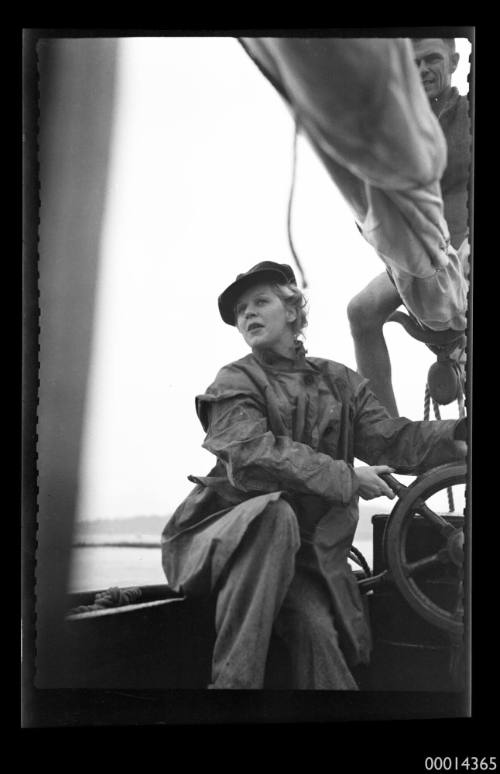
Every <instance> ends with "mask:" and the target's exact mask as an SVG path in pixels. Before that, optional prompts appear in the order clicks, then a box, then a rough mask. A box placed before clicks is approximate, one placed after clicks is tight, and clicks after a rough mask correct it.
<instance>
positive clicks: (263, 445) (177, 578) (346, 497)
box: [162, 343, 457, 665]
mask: <svg viewBox="0 0 500 774" xmlns="http://www.w3.org/2000/svg"><path fill="white" fill-rule="evenodd" d="M196 410H197V413H198V416H199V418H200V421H201V423H202V425H203V428H204V429H205V431H206V433H207V435H206V438H205V441H204V443H203V446H204V448H205V449H208V450H209V451H210V452H212V453H213V454H214V455H215V456H216V458H217V463H216V465H215V467H214V468H213V469H212V470H211V471H210V473H209V474H208V476H205V477H202V476H189V478H190V480H192V481H193V482H194V483H195V484H196V486H195V487H194V489H193V490H192V491H191V493H190V494H189V495H188V496H187V498H186V499H185V500H184V502H183V503H182V504H181V505H180V506H179V507H178V508H177V510H176V511H175V513H174V514H173V516H172V517H171V519H170V521H169V522H168V523H167V525H166V527H165V529H164V532H163V535H162V556H163V567H164V571H165V574H166V576H167V579H168V582H169V584H170V585H171V586H172V587H173V588H174V589H176V590H177V591H180V592H182V593H184V594H186V595H198V594H206V593H209V592H210V591H216V589H217V584H218V581H219V580H220V578H221V576H222V574H223V571H224V568H225V567H226V565H227V563H228V562H229V560H230V558H231V556H232V555H233V553H234V552H235V550H236V548H237V547H238V545H239V543H240V541H241V540H242V537H243V536H244V534H245V532H246V531H247V529H248V527H249V525H250V523H251V522H252V520H253V519H255V518H256V517H257V516H258V515H259V514H261V513H262V511H263V510H264V508H266V506H267V505H268V504H269V503H270V502H272V501H275V500H276V499H277V498H280V497H283V498H286V500H287V501H288V503H290V504H291V505H292V507H293V508H294V511H295V513H296V515H297V519H298V523H299V526H300V528H301V534H307V535H308V538H307V540H308V545H307V546H306V549H307V550H306V552H305V555H304V556H303V557H302V562H304V561H305V562H306V563H307V562H310V563H311V566H312V565H314V566H315V568H316V571H318V568H319V573H320V574H321V575H322V577H323V579H324V582H325V583H326V586H327V589H328V594H329V597H330V601H331V606H330V608H331V610H333V614H334V617H335V626H336V628H337V631H338V632H339V640H340V643H341V646H342V650H343V652H344V654H345V656H346V659H347V661H348V663H349V664H351V665H353V664H356V663H359V662H366V661H367V660H368V658H369V652H370V633H369V627H368V623H367V620H366V617H365V614H364V610H363V605H362V601H361V597H360V594H359V592H358V588H357V584H356V580H355V576H354V573H353V572H352V570H351V568H350V566H349V563H348V554H349V549H350V547H351V544H352V541H353V537H354V533H355V530H356V525H357V522H358V494H357V488H358V485H357V479H356V477H355V475H354V469H353V461H354V458H355V457H356V458H358V459H360V460H362V461H363V462H365V463H367V464H369V465H378V464H387V465H390V466H392V467H394V468H396V469H397V471H398V472H400V473H419V472H423V471H424V470H427V469H429V468H431V467H433V466H435V465H437V464H442V463H445V462H448V461H452V460H454V459H456V456H457V454H456V447H455V443H454V440H453V436H454V430H455V427H456V425H457V422H456V421H454V420H444V421H440V422H434V421H430V422H411V421H410V420H408V419H405V418H398V419H393V418H391V417H390V416H389V414H388V413H387V411H386V409H385V408H384V407H383V406H382V405H381V404H380V403H379V402H378V401H377V399H376V398H375V396H374V395H373V393H372V392H371V391H370V388H369V385H368V382H367V380H365V379H363V378H362V377H360V376H359V375H358V374H357V373H355V372H354V371H352V370H350V369H349V368H347V367H346V366H343V365H341V364H339V363H335V362H333V361H330V360H324V359H321V358H316V357H306V354H305V350H304V348H303V346H302V345H301V344H300V343H299V344H298V345H297V351H296V357H295V358H294V359H287V358H283V357H279V356H276V355H274V354H271V353H268V354H265V353H264V354H263V355H257V354H249V355H247V356H246V357H244V358H242V359H241V360H238V361H236V362H234V363H231V364H229V365H227V366H225V367H224V368H222V369H221V370H220V371H219V373H218V374H217V377H216V379H215V381H214V382H213V384H211V385H210V387H209V388H208V389H207V391H206V392H205V393H204V394H203V395H198V396H197V398H196ZM318 515H319V518H318ZM308 521H309V523H308Z"/></svg>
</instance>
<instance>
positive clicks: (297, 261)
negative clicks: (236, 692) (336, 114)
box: [286, 118, 307, 288]
mask: <svg viewBox="0 0 500 774" xmlns="http://www.w3.org/2000/svg"><path fill="white" fill-rule="evenodd" d="M298 134H299V120H298V118H296V119H295V128H294V133H293V151H292V180H291V183H290V194H289V196H288V211H287V219H286V227H287V234H288V244H289V246H290V252H291V253H292V256H293V260H294V261H295V266H296V267H297V269H298V271H299V273H300V276H301V279H302V287H303V288H307V280H306V275H305V274H304V269H303V268H302V264H301V262H300V258H299V256H298V255H297V252H296V250H295V246H294V244H293V237H292V203H293V195H294V192H295V180H296V177H297V137H298Z"/></svg>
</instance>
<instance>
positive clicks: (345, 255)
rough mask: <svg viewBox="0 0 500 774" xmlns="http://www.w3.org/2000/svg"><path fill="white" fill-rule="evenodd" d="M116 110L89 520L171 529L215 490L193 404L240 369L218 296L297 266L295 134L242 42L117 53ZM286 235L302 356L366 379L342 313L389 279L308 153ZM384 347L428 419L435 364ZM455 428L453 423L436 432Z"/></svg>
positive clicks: (132, 43)
mask: <svg viewBox="0 0 500 774" xmlns="http://www.w3.org/2000/svg"><path fill="white" fill-rule="evenodd" d="M457 50H458V51H459V53H460V55H461V59H460V63H459V67H458V70H457V72H456V73H455V75H454V80H453V84H454V85H456V86H457V88H458V90H459V91H460V93H462V94H465V93H467V90H468V84H467V74H468V70H469V64H468V59H469V54H470V44H469V43H468V41H467V40H465V39H458V40H457ZM115 99H116V109H115V121H114V127H113V141H112V153H111V164H110V172H109V184H108V192H107V203H106V211H105V223H104V230H103V235H102V244H101V255H100V269H99V277H98V296H97V310H96V331H95V337H94V342H93V355H92V368H91V373H90V381H89V391H88V402H87V412H86V425H85V435H84V450H83V456H82V467H81V487H80V500H79V519H81V520H87V519H98V518H117V517H127V516H137V515H153V514H155V515H165V516H166V517H168V516H169V515H170V514H171V513H172V512H173V510H174V509H175V508H176V507H177V505H178V504H179V503H180V502H181V500H182V499H183V498H184V497H185V496H186V495H187V494H188V493H189V491H190V490H191V488H192V484H191V483H190V482H189V481H188V480H187V476H188V475H189V474H195V475H206V474H207V473H208V471H209V470H210V468H211V467H212V466H213V464H214V462H215V459H214V458H213V457H212V455H211V454H209V453H208V452H207V451H205V450H203V449H202V448H201V444H202V442H203V438H204V433H203V430H202V428H201V425H200V423H199V420H198V418H197V416H196V414H195V410H194V397H195V395H196V394H199V393H202V392H203V391H204V390H205V389H206V387H207V386H208V385H209V384H210V383H211V382H212V381H213V379H214V377H215V375H216V373H217V371H218V370H219V368H220V367H221V366H223V365H224V364H225V363H228V362H230V361H232V360H235V359H238V358H240V357H242V356H243V355H245V354H246V353H247V348H246V345H245V344H244V342H243V340H242V339H241V338H240V335H239V334H238V332H237V331H236V330H235V329H234V328H233V327H231V326H228V325H225V324H224V323H223V322H222V320H221V319H220V317H219V312H218V308H217V297H218V296H219V294H220V293H221V292H222V290H223V289H224V288H225V287H226V286H227V285H228V284H230V283H231V282H232V281H233V280H234V278H235V276H236V274H238V273H240V272H242V271H246V270H247V269H248V268H250V266H252V265H253V264H255V263H257V262H258V261H261V260H274V261H279V262H286V263H290V264H291V265H293V258H292V255H291V253H290V249H289V246H288V240H287V231H286V214H287V202H288V194H289V187H290V179H291V172H292V146H293V134H294V130H293V122H292V119H291V116H290V114H289V112H288V109H287V107H286V106H285V104H284V103H283V101H282V100H281V98H280V96H279V95H278V93H277V92H276V91H275V90H274V88H273V87H272V86H271V85H270V84H269V83H268V81H267V80H266V79H265V78H264V77H263V76H262V75H261V73H260V72H259V70H258V69H257V67H256V66H255V65H254V63H253V62H252V61H251V59H250V58H249V57H248V56H247V55H246V54H245V52H244V51H243V49H242V48H241V46H240V45H239V43H238V42H237V41H236V39H234V38H126V39H122V40H120V43H119V57H118V83H117V93H116V95H115ZM292 231H293V238H294V244H295V247H296V250H297V252H298V255H299V257H300V259H301V263H302V265H303V267H304V269H305V273H306V277H307V281H308V288H307V289H306V291H305V292H306V296H307V298H308V301H309V307H310V311H309V325H308V327H307V329H306V339H305V345H306V348H307V350H308V352H309V354H310V355H315V356H319V357H326V358H330V359H332V360H337V361H340V362H342V363H345V364H346V365H348V366H349V367H351V368H355V367H356V366H355V359H354V348H353V343H352V338H351V334H350V331H349V324H348V321H347V315H346V306H347V304H348V302H349V300H350V299H351V298H352V296H354V295H355V294H356V293H358V292H359V291H360V290H361V289H362V288H363V287H364V286H365V285H366V284H367V283H368V282H369V281H370V280H371V279H372V278H373V277H375V276H376V275H377V274H379V273H380V272H382V271H383V270H384V266H383V264H382V262H381V261H380V259H379V258H378V257H377V256H376V255H375V253H374V251H373V249H372V248H371V247H370V246H369V245H368V244H367V243H366V242H365V241H364V240H363V238H362V237H361V235H360V234H359V232H358V230H357V228H356V226H355V223H354V219H353V216H352V214H351V211H350V210H349V208H348V207H347V205H346V204H345V203H344V201H343V199H342V198H341V196H340V194H339V192H338V191H337V189H336V188H335V185H334V184H333V182H332V181H331V179H330V178H329V176H328V174H327V173H326V171H325V169H324V168H323V167H322V165H321V163H320V162H319V160H318V159H317V157H316V156H315V153H314V151H313V150H312V148H311V147H310V146H309V144H308V141H307V139H306V138H304V137H299V140H298V158H297V177H296V188H295V198H294V205H293V220H292ZM384 330H385V336H386V340H387V343H388V347H389V351H390V354H391V360H392V369H393V383H394V387H395V393H396V398H397V401H398V406H399V410H400V413H401V414H402V415H405V416H408V417H410V418H411V419H421V418H422V414H423V400H424V389H425V380H426V375H427V371H428V368H429V366H430V365H431V364H432V362H434V356H433V355H432V353H431V352H430V351H429V350H428V349H427V348H426V347H425V346H424V345H422V344H420V343H418V342H416V341H414V340H413V339H411V338H410V337H409V336H408V335H407V334H406V333H405V332H404V331H403V330H402V328H401V327H400V326H399V325H397V324H394V323H391V324H388V325H386V326H385V329H384ZM457 412H458V409H457V405H456V404H452V405H450V406H448V407H442V416H443V418H455V417H456V416H457V415H458V414H457ZM388 502H389V501H387V500H385V501H384V503H385V504H387V503H388ZM384 509H385V510H387V507H385V508H384Z"/></svg>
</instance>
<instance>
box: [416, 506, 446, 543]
mask: <svg viewBox="0 0 500 774" xmlns="http://www.w3.org/2000/svg"><path fill="white" fill-rule="evenodd" d="M413 509H414V512H415V513H419V514H420V515H421V516H424V518H426V519H428V520H429V521H430V522H432V524H434V526H436V527H437V528H438V529H439V531H440V532H441V533H442V534H443V535H449V534H450V533H451V532H453V530H454V527H453V525H452V524H450V522H449V521H446V519H445V518H444V516H441V514H439V513H436V511H433V510H432V509H431V508H429V506H428V505H427V504H426V503H424V501H423V500H420V499H418V500H416V502H415V505H414V506H413Z"/></svg>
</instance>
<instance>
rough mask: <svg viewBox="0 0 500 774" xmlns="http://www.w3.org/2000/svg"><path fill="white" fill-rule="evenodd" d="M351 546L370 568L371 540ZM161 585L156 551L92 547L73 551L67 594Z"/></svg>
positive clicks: (157, 549) (361, 541)
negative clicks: (356, 549)
mask: <svg viewBox="0 0 500 774" xmlns="http://www.w3.org/2000/svg"><path fill="white" fill-rule="evenodd" d="M354 545H355V546H356V548H358V549H359V550H360V551H361V553H362V554H363V556H364V557H365V559H366V560H367V562H368V564H369V565H370V566H371V565H372V541H371V539H360V540H356V541H355V543H354ZM353 567H354V568H356V565H353ZM165 581H166V579H165V575H164V573H163V569H162V566H161V551H160V548H159V547H158V548H137V547H133V548H130V547H128V546H127V547H124V546H96V545H92V546H85V547H77V548H74V549H73V556H72V572H71V580H70V588H69V590H70V591H71V592H73V591H99V590H101V589H107V588H109V587H110V586H119V587H120V588H123V587H126V586H147V585H149V584H159V583H165Z"/></svg>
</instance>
